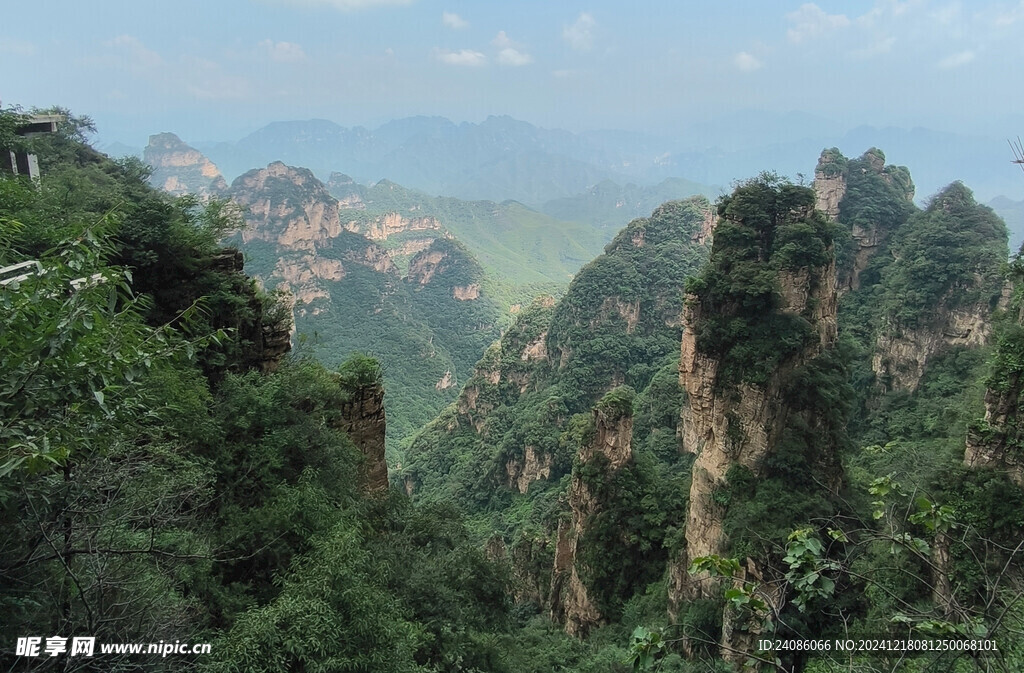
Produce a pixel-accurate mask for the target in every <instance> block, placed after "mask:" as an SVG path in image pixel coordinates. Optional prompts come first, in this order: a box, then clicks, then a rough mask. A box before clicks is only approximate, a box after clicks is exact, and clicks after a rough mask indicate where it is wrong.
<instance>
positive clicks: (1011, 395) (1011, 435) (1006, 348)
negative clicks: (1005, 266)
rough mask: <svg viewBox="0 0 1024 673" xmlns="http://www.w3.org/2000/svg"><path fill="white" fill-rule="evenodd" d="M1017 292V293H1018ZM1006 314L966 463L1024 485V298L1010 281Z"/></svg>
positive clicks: (972, 427) (971, 428)
mask: <svg viewBox="0 0 1024 673" xmlns="http://www.w3.org/2000/svg"><path fill="white" fill-rule="evenodd" d="M1014 294H1016V296H1014ZM1002 304H1003V307H1004V308H1005V309H1006V315H1005V316H1004V317H1003V319H1002V321H1001V322H1000V323H999V324H998V326H997V328H996V330H995V331H996V339H995V342H996V347H995V357H994V358H993V361H992V371H991V374H990V375H989V379H988V382H987V386H986V390H985V416H984V418H982V419H980V420H979V421H976V422H974V423H972V424H971V425H970V426H969V428H968V432H967V445H966V450H965V452H964V465H965V466H967V467H970V468H975V469H984V468H989V469H996V470H1002V471H1004V472H1006V474H1007V475H1008V476H1009V477H1010V479H1012V480H1013V482H1014V483H1016V484H1017V485H1018V486H1021V487H1024V448H1022V447H1024V423H1022V421H1024V403H1022V400H1024V397H1022V395H1021V393H1022V391H1024V362H1022V360H1021V358H1020V356H1019V354H1020V353H1021V352H1024V331H1022V325H1024V298H1022V297H1021V295H1020V291H1019V289H1018V290H1017V291H1016V293H1015V292H1014V289H1013V287H1012V285H1011V284H1009V283H1007V285H1006V287H1005V289H1004V292H1003V301H1002Z"/></svg>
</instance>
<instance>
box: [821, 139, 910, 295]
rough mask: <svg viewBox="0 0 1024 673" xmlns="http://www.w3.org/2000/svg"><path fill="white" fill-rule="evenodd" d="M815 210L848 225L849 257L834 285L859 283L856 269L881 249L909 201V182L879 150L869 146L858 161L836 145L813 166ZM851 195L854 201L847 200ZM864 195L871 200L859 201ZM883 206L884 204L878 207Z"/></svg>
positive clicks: (904, 171) (852, 286)
mask: <svg viewBox="0 0 1024 673" xmlns="http://www.w3.org/2000/svg"><path fill="white" fill-rule="evenodd" d="M814 194H815V208H816V209H817V210H818V212H820V213H822V214H823V215H825V217H827V218H828V219H829V220H831V221H833V222H840V224H842V225H843V226H846V227H849V230H850V235H851V237H852V238H853V242H854V245H855V247H854V249H853V251H852V252H853V259H852V260H851V261H850V263H849V265H848V267H844V268H843V269H841V270H840V274H839V275H840V278H839V289H840V292H845V291H846V290H856V289H857V288H858V287H860V275H861V272H862V271H864V269H865V268H867V265H868V263H869V262H870V261H871V259H872V257H874V256H875V255H877V254H878V253H879V252H880V251H881V250H883V249H884V247H885V243H886V242H887V241H888V239H889V237H890V235H891V234H892V232H893V230H894V228H895V227H896V226H897V225H898V224H900V223H901V222H902V219H901V218H902V217H905V215H906V213H907V212H909V210H906V211H905V212H903V213H902V214H901V211H904V209H908V208H909V207H910V205H911V204H912V203H913V200H914V183H913V182H912V181H911V179H910V173H909V171H907V169H906V168H905V167H902V166H887V165H886V164H885V155H884V154H883V153H882V151H881V150H879V149H876V148H871V149H869V150H868V151H867V152H865V153H864V154H863V155H862V156H861V157H860V158H859V159H852V160H850V159H847V158H846V157H844V156H843V155H842V153H840V152H839V150H838V149H836V148H834V147H833V148H832V149H828V150H824V151H823V152H822V153H821V157H820V158H819V159H818V165H817V167H816V168H815V170H814ZM848 194H852V199H853V202H846V201H845V199H846V198H847V195H848ZM865 199H869V200H871V201H872V204H866V203H864V201H865ZM880 204H884V205H880Z"/></svg>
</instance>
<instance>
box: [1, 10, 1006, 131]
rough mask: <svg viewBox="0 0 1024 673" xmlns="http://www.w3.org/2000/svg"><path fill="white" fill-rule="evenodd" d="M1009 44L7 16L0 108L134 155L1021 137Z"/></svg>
mask: <svg viewBox="0 0 1024 673" xmlns="http://www.w3.org/2000/svg"><path fill="white" fill-rule="evenodd" d="M1022 31H1024V0H1012V1H992V2H981V1H975V2H957V1H955V0H952V1H950V0H902V1H899V0H861V1H855V0H851V1H848V2H828V1H825V0H821V1H820V2H817V3H805V2H798V1H797V2H773V1H763V2H762V1H754V0H751V1H749V2H737V1H728V0H725V1H720V2H687V1H684V0H676V1H671V2H669V1H665V2H662V1H647V2H644V1H643V0H640V1H639V2H636V3H622V2H608V1H600V0H598V1H590V2H575V1H568V2H549V1H545V2H540V1H533V0H519V1H517V2H507V3H498V2H492V1H488V2H469V1H464V0H463V1H459V0H443V1H440V2H435V1H434V0H215V1H214V0H205V1H202V2H197V1H194V0H179V1H178V2H173V3H171V2H159V1H157V2H146V1H141V2H140V1H139V0H134V1H132V2H126V1H123V0H104V2H102V3H83V2H47V1H45V0H42V1H37V2H35V3H16V4H13V5H12V6H8V7H6V8H5V9H4V22H3V23H2V24H0V100H2V101H3V103H4V104H5V105H8V104H21V105H25V106H33V105H37V106H47V105H52V104H61V105H65V106H67V107H70V108H72V109H73V110H74V111H76V112H78V113H82V114H88V115H90V116H92V117H93V118H94V119H95V120H96V121H97V122H98V124H99V126H100V133H101V138H102V139H103V140H106V141H111V140H117V141H121V142H125V143H129V144H133V145H138V146H141V145H143V144H144V143H145V140H146V136H147V135H148V134H150V133H155V132H159V131H164V130H170V131H175V132H177V133H179V134H180V135H181V136H182V137H184V138H186V139H189V140H191V141H203V140H216V139H236V138H238V137H241V136H242V135H244V134H246V133H247V132H249V131H252V130H254V129H256V128H258V127H260V126H262V125H264V124H266V123H267V122H270V121H273V120H281V119H308V118H314V117H316V118H326V119H331V120H334V121H336V122H338V123H341V124H344V125H356V124H363V125H368V126H371V127H372V126H375V125H377V124H380V123H382V122H384V121H387V120H388V119H392V118H397V117H403V116H410V115H416V114H427V115H434V114H437V115H443V116H446V117H449V118H451V119H453V120H456V121H466V120H468V121H479V120H481V119H483V118H484V117H486V116H487V115H489V114H508V115H512V116H513V117H517V118H519V119H524V120H526V121H530V122H533V123H536V124H539V125H542V126H547V127H562V128H567V129H570V130H577V131H578V130H587V129H597V128H622V129H629V130H650V131H653V132H656V133H660V134H672V133H674V132H675V131H676V130H678V129H683V128H686V127H687V126H689V125H691V124H694V123H697V122H700V121H703V120H707V119H713V118H715V117H718V116H721V115H728V114H731V113H734V112H736V111H739V110H764V111H769V112H776V113H786V112H790V111H799V112H804V113H809V114H813V115H817V116H821V117H826V118H829V119H833V120H836V121H838V122H840V123H841V124H843V125H845V126H856V125H860V124H871V125H884V124H895V125H901V126H928V127H931V128H937V129H943V130H954V129H956V130H961V131H966V132H969V133H981V132H993V131H994V132H999V133H1008V132H1013V133H1020V132H1022V131H1024V123H1022V122H1024V116H1022V115H1024V86H1021V79H1022V78H1021V76H1020V75H1021V72H1022V68H1021V64H1022V63H1024V41H1022V40H1020V39H1019V36H1020V35H1021V33H1022ZM993 125H995V126H999V129H994V128H993ZM1014 128H1016V130H1015V131H1014Z"/></svg>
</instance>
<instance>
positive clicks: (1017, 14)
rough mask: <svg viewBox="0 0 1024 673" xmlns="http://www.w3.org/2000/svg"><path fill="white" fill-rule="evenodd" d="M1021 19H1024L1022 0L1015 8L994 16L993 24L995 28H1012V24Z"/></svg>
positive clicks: (1023, 3)
mask: <svg viewBox="0 0 1024 673" xmlns="http://www.w3.org/2000/svg"><path fill="white" fill-rule="evenodd" d="M1022 18H1024V0H1021V2H1020V4H1019V5H1017V6H1016V7H1014V8H1012V9H1010V10H1007V11H1005V12H999V13H998V14H996V16H995V20H994V22H993V23H995V25H996V26H1000V27H1003V26H1012V25H1013V24H1015V23H1017V22H1018V21H1020V20H1021V19H1022Z"/></svg>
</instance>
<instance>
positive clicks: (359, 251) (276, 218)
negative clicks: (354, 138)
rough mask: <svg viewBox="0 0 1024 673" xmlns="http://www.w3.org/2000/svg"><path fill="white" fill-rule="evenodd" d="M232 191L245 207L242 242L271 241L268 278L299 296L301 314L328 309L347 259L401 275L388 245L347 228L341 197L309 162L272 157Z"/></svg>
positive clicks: (234, 184) (264, 242)
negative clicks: (297, 163)
mask: <svg viewBox="0 0 1024 673" xmlns="http://www.w3.org/2000/svg"><path fill="white" fill-rule="evenodd" d="M227 194H228V195H229V196H230V197H231V198H232V199H233V200H234V201H235V202H236V203H238V204H239V205H240V206H242V207H243V209H244V211H243V213H244V218H245V223H246V227H245V228H244V229H243V230H242V232H241V234H240V237H241V242H242V244H243V245H252V244H270V246H272V247H271V250H272V255H273V257H274V258H275V262H274V266H273V272H272V273H271V274H270V275H269V277H268V278H265V281H266V282H267V283H268V284H269V285H273V286H276V287H278V288H280V289H283V290H286V291H287V292H289V293H290V294H291V295H292V296H293V297H294V302H295V310H296V312H297V314H298V315H307V314H308V315H318V314H319V313H321V312H323V310H324V307H325V305H327V304H329V303H330V299H331V292H330V289H329V284H330V283H334V282H339V281H342V280H343V279H344V278H345V277H346V276H347V274H348V271H347V270H346V266H347V265H352V264H356V265H360V266H364V267H368V268H371V269H373V270H375V271H377V272H379V273H383V274H389V275H392V276H394V277H395V280H397V278H398V274H397V269H396V267H395V265H394V263H393V262H392V260H391V257H390V256H389V255H388V253H387V251H385V250H384V249H382V248H380V247H379V246H377V245H375V244H373V243H370V242H369V241H366V240H365V239H362V238H361V237H358V236H352V235H351V234H349V233H348V232H346V231H344V230H343V228H342V227H341V223H340V220H339V215H338V213H339V208H338V202H337V200H336V199H335V198H334V197H333V196H331V195H330V194H329V193H328V191H327V189H326V188H325V187H324V185H323V184H322V183H321V182H320V181H319V180H317V179H316V177H315V176H314V175H313V174H312V173H311V172H310V171H308V170H306V169H304V168H294V167H292V166H286V165H285V164H283V163H281V162H275V163H272V164H270V165H269V166H267V167H266V168H264V169H258V170H252V171H249V172H248V173H245V174H244V175H242V176H239V177H238V178H237V179H236V180H235V181H234V183H233V184H232V185H231V189H230V190H229V191H228V192H227ZM341 239H344V240H341Z"/></svg>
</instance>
